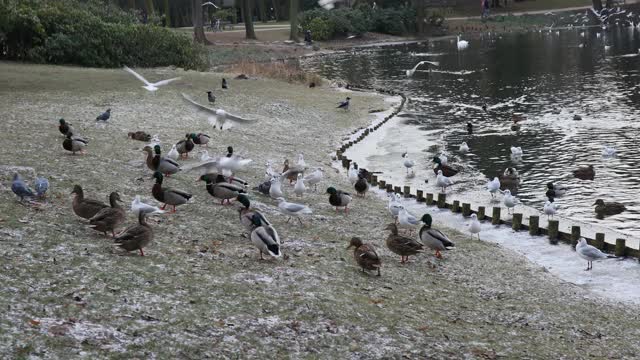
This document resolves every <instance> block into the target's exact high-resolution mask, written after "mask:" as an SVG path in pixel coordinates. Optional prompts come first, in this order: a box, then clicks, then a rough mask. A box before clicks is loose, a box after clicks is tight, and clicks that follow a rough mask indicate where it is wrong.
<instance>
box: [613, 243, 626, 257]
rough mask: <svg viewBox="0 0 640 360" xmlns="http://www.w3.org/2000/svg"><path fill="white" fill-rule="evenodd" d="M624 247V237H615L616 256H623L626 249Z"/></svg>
mask: <svg viewBox="0 0 640 360" xmlns="http://www.w3.org/2000/svg"><path fill="white" fill-rule="evenodd" d="M625 247H626V246H625V240H624V239H616V253H615V254H616V256H624V254H625V250H626V249H625Z"/></svg>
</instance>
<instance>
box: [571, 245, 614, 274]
mask: <svg viewBox="0 0 640 360" xmlns="http://www.w3.org/2000/svg"><path fill="white" fill-rule="evenodd" d="M576 253H577V254H578V256H580V257H581V258H583V259H585V260H587V268H586V269H585V271H589V270H591V269H593V262H594V261H597V260H602V259H607V258H615V256H613V255H607V254H605V253H603V252H602V251H600V250H599V249H598V248H596V247H595V246H591V245H589V244H587V240H585V238H580V240H579V241H578V244H577V245H576Z"/></svg>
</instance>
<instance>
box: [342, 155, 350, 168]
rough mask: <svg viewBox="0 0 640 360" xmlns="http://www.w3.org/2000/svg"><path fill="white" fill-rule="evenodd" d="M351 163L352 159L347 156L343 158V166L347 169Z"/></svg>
mask: <svg viewBox="0 0 640 360" xmlns="http://www.w3.org/2000/svg"><path fill="white" fill-rule="evenodd" d="M349 165H351V160H349V159H347V158H346V157H345V158H342V167H343V168H345V169H348V168H349Z"/></svg>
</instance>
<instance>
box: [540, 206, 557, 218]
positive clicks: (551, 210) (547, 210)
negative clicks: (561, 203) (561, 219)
mask: <svg viewBox="0 0 640 360" xmlns="http://www.w3.org/2000/svg"><path fill="white" fill-rule="evenodd" d="M556 211H557V209H556V204H554V203H552V202H551V201H547V202H545V203H544V207H543V208H542V212H544V214H545V215H547V220H548V219H549V217H551V218H553V215H555V214H556Z"/></svg>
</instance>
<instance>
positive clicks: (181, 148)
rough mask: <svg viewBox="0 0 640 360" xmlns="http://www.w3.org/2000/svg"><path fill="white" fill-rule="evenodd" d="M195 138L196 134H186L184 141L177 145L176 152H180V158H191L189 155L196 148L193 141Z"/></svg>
mask: <svg viewBox="0 0 640 360" xmlns="http://www.w3.org/2000/svg"><path fill="white" fill-rule="evenodd" d="M195 137H196V134H186V135H185V138H184V139H182V140H180V141H178V142H177V143H176V150H178V153H179V154H180V157H183V158H187V157H189V153H190V152H191V150H193V148H194V147H195V146H196V145H195V144H194V143H193V139H194V138H195Z"/></svg>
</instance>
